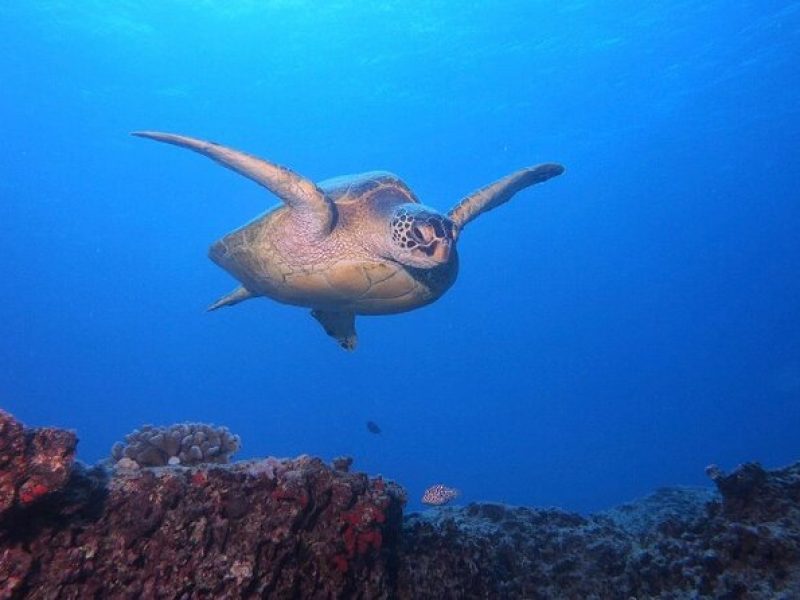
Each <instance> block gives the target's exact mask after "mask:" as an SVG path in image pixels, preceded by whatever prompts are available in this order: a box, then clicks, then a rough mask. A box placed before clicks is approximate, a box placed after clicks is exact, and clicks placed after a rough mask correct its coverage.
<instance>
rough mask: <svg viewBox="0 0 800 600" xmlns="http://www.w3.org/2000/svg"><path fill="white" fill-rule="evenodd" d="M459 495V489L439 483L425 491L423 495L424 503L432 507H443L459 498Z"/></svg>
mask: <svg viewBox="0 0 800 600" xmlns="http://www.w3.org/2000/svg"><path fill="white" fill-rule="evenodd" d="M459 495H460V492H459V491H458V490H457V489H455V488H451V487H447V486H446V485H442V484H441V483H437V484H436V485H432V486H431V487H429V488H428V489H427V490H425V493H424V494H422V503H423V504H429V505H431V506H441V505H442V504H447V503H448V502H450V501H451V500H453V499H455V498H458V496H459Z"/></svg>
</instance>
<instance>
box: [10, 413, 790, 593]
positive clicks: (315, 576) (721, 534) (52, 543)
mask: <svg viewBox="0 0 800 600" xmlns="http://www.w3.org/2000/svg"><path fill="white" fill-rule="evenodd" d="M76 445H77V439H76V437H75V434H74V433H71V432H67V431H62V430H57V429H49V428H42V429H26V428H24V427H23V426H22V425H21V424H20V423H19V422H17V421H15V420H14V419H13V417H11V416H10V415H8V414H7V413H3V412H2V411H0V598H37V599H38V598H81V599H83V598H180V599H189V598H267V597H268V598H439V599H441V598H559V599H561V598H596V599H605V598H620V599H622V600H628V599H630V598H637V599H644V598H729V599H734V598H742V599H744V598H748V599H749V598H785V599H787V600H788V599H789V598H800V463H798V464H795V465H792V466H790V467H788V468H785V469H781V470H776V471H766V470H764V469H762V468H761V467H760V466H758V465H757V464H747V465H743V466H741V467H739V468H737V469H736V470H735V471H733V472H732V473H730V474H727V475H726V474H724V473H722V472H721V471H720V470H719V469H717V468H711V469H709V476H710V477H711V478H712V480H713V481H714V483H715V484H716V487H717V490H718V491H717V492H714V491H712V490H705V489H686V488H674V489H664V490H659V491H658V492H656V493H655V494H653V495H651V496H649V497H647V498H645V499H643V500H641V501H637V502H634V503H631V504H627V505H623V506H621V507H618V508H616V509H613V510H610V511H606V512H604V513H598V514H595V515H591V516H588V517H587V516H581V515H578V514H575V513H569V512H565V511H561V510H557V509H533V508H523V507H509V506H504V505H501V504H489V503H482V504H470V505H467V506H466V507H462V508H440V509H437V510H431V511H427V512H425V513H421V514H412V515H408V516H407V517H405V520H404V518H403V504H404V495H403V494H404V493H403V490H402V489H401V488H400V487H399V486H397V485H396V484H394V483H392V482H390V481H387V480H384V479H382V478H380V477H375V478H370V477H368V476H367V475H365V474H361V473H352V472H350V470H349V461H347V460H337V461H334V465H330V466H329V465H326V464H324V463H323V462H322V461H321V460H319V459H316V458H311V457H305V456H301V457H298V458H295V459H274V458H269V459H265V460H260V461H243V462H237V463H233V464H203V465H197V466H191V467H185V466H177V465H176V466H164V467H154V468H144V469H125V468H115V469H112V468H110V467H109V466H108V465H103V464H101V465H97V466H94V467H91V468H89V467H86V466H84V465H82V464H81V463H79V462H76V461H75V460H74V455H75V448H76Z"/></svg>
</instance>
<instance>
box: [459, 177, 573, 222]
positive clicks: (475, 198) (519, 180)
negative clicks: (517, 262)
mask: <svg viewBox="0 0 800 600" xmlns="http://www.w3.org/2000/svg"><path fill="white" fill-rule="evenodd" d="M563 172H564V167H563V166H562V165H560V164H558V163H544V164H541V165H536V166H535V167H528V168H527V169H521V170H519V171H517V172H516V173H512V174H511V175H508V176H506V177H503V178H502V179H500V180H498V181H495V182H494V183H490V184H489V185H487V186H486V187H482V188H481V189H479V190H478V191H476V192H473V193H472V194H470V195H469V196H467V197H466V198H464V199H463V200H461V202H459V203H458V204H456V205H455V206H454V207H453V208H451V209H450V212H449V213H448V215H447V216H448V217H450V219H451V220H452V221H453V223H455V226H456V227H457V228H458V229H459V230H461V229H463V228H464V226H465V225H466V224H467V223H469V222H470V221H472V220H473V219H474V218H475V217H477V216H478V215H479V214H481V213H485V212H488V211H490V210H492V209H493V208H497V207H498V206H500V205H501V204H504V203H505V202H508V201H509V200H511V197H512V196H513V195H514V194H516V193H517V192H518V191H520V190H523V189H525V188H526V187H530V186H532V185H536V184H537V183H542V182H543V181H547V180H548V179H550V178H552V177H556V176H557V175H561V174H562V173H563Z"/></svg>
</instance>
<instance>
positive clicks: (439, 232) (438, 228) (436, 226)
mask: <svg viewBox="0 0 800 600" xmlns="http://www.w3.org/2000/svg"><path fill="white" fill-rule="evenodd" d="M431 225H432V226H433V231H434V232H435V233H436V237H438V238H443V237H444V227H442V223H441V221H439V219H431Z"/></svg>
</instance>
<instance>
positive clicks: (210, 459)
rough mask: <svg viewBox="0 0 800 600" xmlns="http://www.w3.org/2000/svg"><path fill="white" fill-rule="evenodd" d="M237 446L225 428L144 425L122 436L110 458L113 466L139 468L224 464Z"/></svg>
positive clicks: (239, 443)
mask: <svg viewBox="0 0 800 600" xmlns="http://www.w3.org/2000/svg"><path fill="white" fill-rule="evenodd" d="M240 445H241V440H240V439H239V436H238V435H233V434H232V433H231V432H230V431H228V428H227V427H217V426H215V425H209V424H207V423H178V424H176V425H170V426H169V427H155V426H153V425H145V426H143V427H142V428H141V429H135V430H133V431H132V432H131V433H129V434H128V435H126V436H125V442H124V443H123V442H117V443H116V444H114V446H113V448H111V457H112V458H113V459H114V460H115V461H117V462H119V461H121V460H126V461H132V462H133V463H135V464H136V465H138V466H140V467H163V466H165V465H199V464H203V463H218V464H226V463H228V462H230V457H231V455H232V454H234V453H235V452H236V451H237V450H239V446H240ZM129 466H134V465H132V464H131V465H129Z"/></svg>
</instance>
